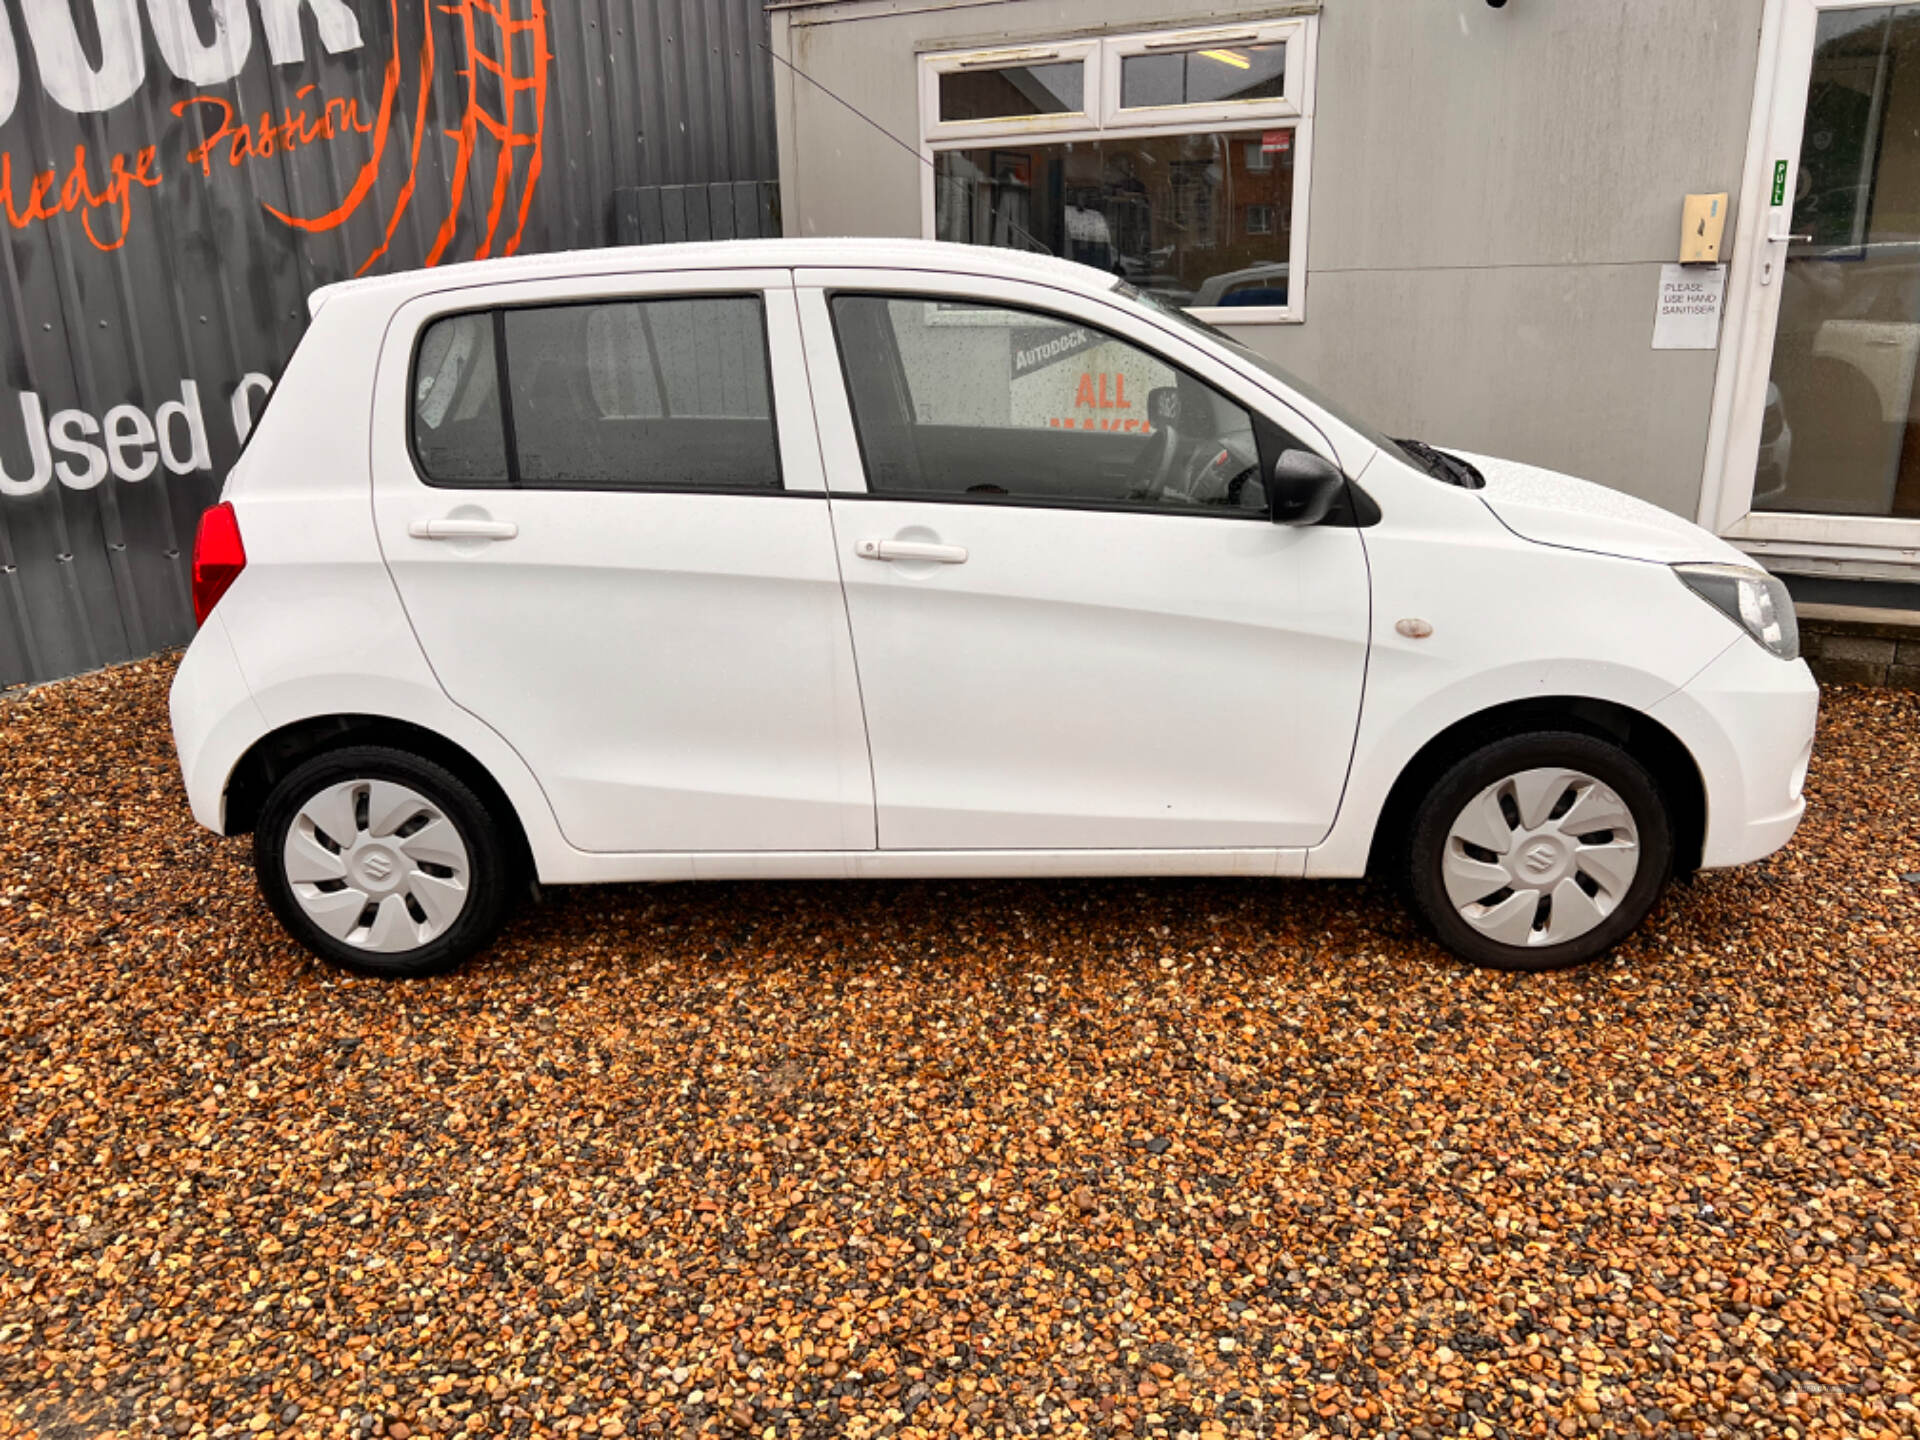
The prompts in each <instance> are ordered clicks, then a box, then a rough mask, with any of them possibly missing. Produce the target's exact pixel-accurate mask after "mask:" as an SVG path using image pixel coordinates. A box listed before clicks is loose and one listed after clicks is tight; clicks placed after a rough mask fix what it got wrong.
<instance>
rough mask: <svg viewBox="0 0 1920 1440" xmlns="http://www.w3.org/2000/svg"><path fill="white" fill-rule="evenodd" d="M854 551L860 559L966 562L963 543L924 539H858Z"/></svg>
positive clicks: (947, 563) (943, 563)
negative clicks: (934, 542) (943, 542)
mask: <svg viewBox="0 0 1920 1440" xmlns="http://www.w3.org/2000/svg"><path fill="white" fill-rule="evenodd" d="M853 550H854V553H855V554H856V555H858V556H859V557H860V558H861V559H862V560H932V561H934V562H935V563H936V564H940V565H964V564H966V563H967V547H966V546H964V545H931V544H928V543H927V542H926V541H924V540H858V541H855V542H854V547H853Z"/></svg>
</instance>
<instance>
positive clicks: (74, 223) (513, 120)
mask: <svg viewBox="0 0 1920 1440" xmlns="http://www.w3.org/2000/svg"><path fill="white" fill-rule="evenodd" d="M5 4H6V10H5V22H6V24H5V27H4V29H3V30H0V316H3V317H4V329H3V330H0V361H3V362H4V377H3V378H0V685H4V684H15V683H18V682H20V681H24V680H43V679H50V678H53V677H56V676H60V675H67V674H72V673H75V672H77V671H81V670H86V669H90V668H92V667H94V666H97V665H102V664H106V663H109V662H111V661H114V660H120V659H126V658H130V657H133V656H138V655H143V654H147V653H149V652H151V651H153V650H155V649H158V648H160V647H161V646H164V645H168V644H172V643H176V642H178V641H181V640H183V639H185V638H186V637H187V636H189V635H190V634H191V633H192V629H193V617H192V612H191V609H190V607H189V602H188V590H187V562H188V552H189V551H190V550H191V547H192V540H193V531H194V526H195V524H196V523H197V518H198V516H199V513H200V511H201V509H202V508H203V507H205V506H206V505H207V504H209V503H210V502H211V500H212V498H213V496H214V495H215V493H216V492H217V490H218V488H219V477H220V476H221V475H222V474H224V473H225V470H226V467H227V466H228V465H229V464H230V463H231V461H232V459H233V456H234V455H235V453H236V452H237V450H238V448H239V443H240V439H241V437H242V436H243V435H244V433H245V431H246V429H247V428H248V426H249V424H250V421H251V416H252V415H254V414H257V413H258V411H259V407H260V403H261V401H262V399H263V398H264V394H265V391H266V388H267V386H268V384H269V383H270V382H271V381H272V379H273V378H274V377H276V376H277V375H278V374H279V373H280V369H281V367H282V366H283V365H284V364H285V362H286V359H287V357H288V355H290V354H291V353H292V350H293V346H294V344H295V343H296V342H297V341H298V339H299V337H300V333H301V330H302V327H303V324H304V319H305V313H306V312H305V297H306V295H307V293H308V292H309V291H310V290H312V289H314V288H315V287H316V286H319V285H323V284H326V283H329V282H331V281H334V280H338V279H342V278H345V277H347V276H351V275H354V274H359V273H368V274H373V273H379V272H382V271H387V270H392V269H401V268H407V267H410V266H416V265H422V264H437V263H441V262H443V261H454V260H467V259H472V258H475V257H477V256H486V255H498V254H505V253H509V252H514V251H518V252H523V253H524V252H533V251H538V250H560V249H572V248H579V247H587V246H598V245H607V244H614V243H632V242H643V241H648V240H655V239H664V238H678V237H686V236H691V237H695V238H697V237H700V236H703V235H718V236H724V235H732V234H740V235H752V234H759V233H778V223H777V216H776V213H775V212H776V207H777V192H776V190H775V187H774V185H773V183H772V182H773V180H774V177H775V175H776V174H777V167H776V161H775V152H774V125H773V114H772V84H771V79H770V75H769V70H768V61H767V56H766V54H765V52H764V51H763V50H762V49H761V48H760V46H761V42H762V41H763V40H764V38H765V24H766V22H765V17H764V15H763V13H762V11H761V6H760V0H5ZM549 7H551V8H549Z"/></svg>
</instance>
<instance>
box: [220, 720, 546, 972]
mask: <svg viewBox="0 0 1920 1440" xmlns="http://www.w3.org/2000/svg"><path fill="white" fill-rule="evenodd" d="M253 860H254V869H255V872H256V873H257V874H258V876H259V879H260V888H261V890H262V891H263V892H264V893H265V895H266V898H267V903H268V904H269V905H270V906H272V908H273V912H274V914H275V915H277V916H278V917H279V918H280V922H281V923H282V924H283V925H285V926H286V927H287V929H288V930H289V931H290V932H291V933H292V934H293V935H294V937H295V938H296V939H298V940H299V941H300V942H301V943H302V944H303V945H305V946H306V947H307V948H308V949H309V950H311V951H313V952H314V953H315V954H316V955H318V956H320V957H321V958H322V959H324V960H328V961H331V962H333V963H334V964H337V965H344V966H346V967H348V968H350V969H354V970H359V971H363V972H365V973H368V974H375V975H388V976H407V975H424V974H429V973H432V972H434V971H437V970H441V969H445V968H447V967H448V966H451V965H454V964H457V963H458V962H460V961H461V960H464V959H465V958H466V957H467V956H469V955H471V954H472V953H473V952H474V951H476V950H478V949H479V948H480V947H481V946H483V945H485V944H486V943H487V941H489V940H490V939H492V938H493V935H494V933H495V932H496V931H497V930H498V929H499V928H500V924H501V922H502V920H504V919H505V917H506V911H507V905H508V899H509V897H510V895H511V894H512V890H513V884H512V880H513V875H512V869H513V863H512V858H511V852H510V850H509V849H508V847H507V846H506V844H505V843H504V841H503V838H502V836H501V833H500V827H499V825H498V824H497V822H496V821H495V820H494V818H493V817H492V816H491V815H490V814H489V813H488V812H487V808H486V806H485V805H484V804H483V803H482V802H481V801H480V799H479V798H478V797H477V796H476V795H475V794H474V793H473V791H472V790H471V789H470V788H469V787H468V786H467V785H466V784H465V783H464V782H463V781H461V780H460V778H459V777H458V776H456V775H454V774H453V773H452V772H451V771H449V770H447V769H446V768H445V767H443V766H441V765H438V764H435V763H434V762H433V761H430V760H426V759H423V758H421V757H419V756H417V755H412V754H409V753H407V752H406V751H403V750H394V749H390V748H387V747H385V746H374V745H363V746H354V747H351V748H347V749H342V750H335V751H332V752H330V753H328V754H325V755H320V756H316V757H315V758H314V759H312V760H309V761H307V762H306V763H305V764H303V765H301V766H299V767H298V768H297V769H295V770H293V771H291V772H290V773H289V774H288V775H286V776H285V777H284V778H283V779H282V780H281V781H280V782H279V783H278V784H277V785H275V786H274V788H273V790H272V792H271V793H270V794H269V795H268V796H267V800H266V804H265V805H264V806H263V808H262V810H261V816H260V823H259V824H258V825H257V826H256V827H255V829H254V836H253Z"/></svg>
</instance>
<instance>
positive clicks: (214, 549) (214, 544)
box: [193, 501, 247, 625]
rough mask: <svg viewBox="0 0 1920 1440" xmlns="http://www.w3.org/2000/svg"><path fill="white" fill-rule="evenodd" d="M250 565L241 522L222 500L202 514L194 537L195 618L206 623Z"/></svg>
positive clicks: (194, 619) (200, 622) (199, 623)
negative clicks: (228, 588)
mask: <svg viewBox="0 0 1920 1440" xmlns="http://www.w3.org/2000/svg"><path fill="white" fill-rule="evenodd" d="M246 568H247V548H246V546H244V545H242V544H241V543H240V521H239V520H238V519H237V518H236V517H235V515H234V513H233V506H231V505H229V504H227V503H225V502H224V501H222V502H221V503H220V504H218V505H215V506H214V507H213V508H212V509H211V510H209V511H207V512H206V514H204V515H202V516H201V517H200V531H199V533H198V534H197V535H195V536H194V537H193V621H194V624H196V625H204V624H206V623H207V616H208V615H210V614H212V613H213V607H214V606H215V605H217V604H219V603H220V597H221V596H222V595H224V594H226V593H227V587H228V586H230V585H232V584H233V582H234V581H236V580H238V579H239V578H240V572H241V571H242V570H244V569H246Z"/></svg>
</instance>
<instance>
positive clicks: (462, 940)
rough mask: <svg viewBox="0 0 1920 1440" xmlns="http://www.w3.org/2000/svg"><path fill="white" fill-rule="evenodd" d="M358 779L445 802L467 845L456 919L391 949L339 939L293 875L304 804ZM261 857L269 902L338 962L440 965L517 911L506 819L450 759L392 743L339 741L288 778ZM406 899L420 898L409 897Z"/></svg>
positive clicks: (257, 834) (401, 971) (260, 831)
mask: <svg viewBox="0 0 1920 1440" xmlns="http://www.w3.org/2000/svg"><path fill="white" fill-rule="evenodd" d="M358 780H366V781H388V782H392V783H395V784H399V785H403V786H405V787H406V788H407V789H409V790H412V791H414V792H415V793H416V794H417V795H419V796H420V797H421V798H422V799H424V800H425V801H427V802H428V804H429V805H430V806H431V807H433V809H436V810H438V811H439V814H440V817H442V818H444V819H445V820H446V821H447V822H448V823H449V824H450V825H451V826H452V827H453V829H454V831H455V832H456V833H457V834H458V836H459V840H460V843H461V845H462V846H464V848H465V852H466V860H467V865H468V870H467V874H466V876H465V899H464V903H463V904H462V905H461V908H460V909H459V911H458V913H457V915H456V916H455V918H454V919H453V920H452V922H451V924H448V925H447V927H446V928H445V929H444V930H443V931H441V933H439V934H437V935H435V936H433V938H431V939H429V940H427V941H426V942H425V943H423V944H420V945H418V946H416V947H415V948H411V949H406V950H401V951H397V952H385V953H383V952H380V951H376V950H369V949H367V948H365V947H364V946H362V945H356V944H353V943H350V942H349V941H347V940H344V939H338V938H335V937H334V936H333V935H330V934H328V933H327V932H326V931H325V930H323V929H322V928H321V927H320V926H319V925H318V924H316V923H315V921H314V920H313V918H312V917H310V916H309V915H308V913H307V911H306V910H305V909H304V908H303V902H302V901H301V900H300V899H299V898H298V897H297V896H296V895H295V893H294V882H293V880H291V879H290V878H289V877H288V874H287V870H286V863H285V862H284V860H283V856H284V855H285V854H286V845H287V836H288V832H289V831H290V830H291V829H292V827H293V825H294V823H295V821H296V820H297V818H298V817H299V815H300V811H301V809H302V807H303V806H305V805H306V804H307V803H308V802H309V801H310V800H312V799H313V798H314V797H316V796H319V795H321V794H322V793H323V792H325V791H327V790H329V789H331V788H332V787H334V786H338V785H341V784H343V783H345V782H351V781H358ZM401 833H404V829H403V831H402V832H401ZM253 865H254V873H255V874H256V875H257V876H258V877H259V882H260V889H261V892H262V893H263V894H264V895H265V896H266V899H267V904H268V905H269V906H271V907H272V909H273V913H274V914H275V915H276V916H277V917H279V920H280V923H281V924H282V925H284V926H285V927H286V928H287V930H288V932H289V933H290V934H292V935H293V937H294V938H295V939H296V940H298V941H299V942H300V943H301V944H302V945H304V946H306V947H307V949H309V950H311V951H312V952H313V953H314V954H315V955H318V956H319V957H320V958H321V959H322V960H325V961H327V962H329V963H330V964H334V965H339V966H342V967H344V968H346V969H349V970H355V971H359V972H360V973H362V974H366V975H380V976H387V977H391V978H403V977H409V976H417V975H431V974H435V973H437V972H439V971H442V970H447V969H450V968H451V967H453V966H455V965H457V964H459V963H460V962H461V961H462V960H465V959H466V958H467V957H468V956H470V955H472V954H474V952H476V951H478V950H480V949H481V948H482V947H484V946H485V945H486V944H487V942H488V941H490V940H492V939H493V937H494V935H495V934H497V933H498V931H499V929H500V926H501V924H502V923H503V922H504V921H505V919H506V917H507V912H508V910H509V908H510V906H511V903H512V899H513V896H514V894H515V893H516V890H517V881H518V874H517V872H518V869H519V866H518V864H517V861H516V851H515V849H514V847H513V846H512V845H511V844H510V842H509V839H508V835H507V833H506V832H505V831H504V829H503V827H502V824H501V822H500V820H499V819H498V818H496V817H495V816H494V815H493V814H491V813H490V812H489V810H488V809H487V806H486V805H485V804H484V803H483V802H482V801H481V800H480V798H479V797H478V796H477V795H475V794H474V792H473V790H472V788H471V787H469V786H468V785H467V784H466V783H465V782H464V781H462V780H461V779H460V777H459V776H457V775H455V774H454V773H453V772H452V771H450V770H448V769H447V768H446V767H445V766H443V765H439V764H436V763H435V762H433V761H431V760H426V759H423V758H421V757H420V756H418V755H414V754H410V753H408V752H407V751H405V750H395V749H391V748H389V747H387V746H384V745H354V746H349V747H346V748H343V749H339V750H331V751H328V752H327V753H326V754H324V755H317V756H315V757H314V758H313V759H311V760H308V761H307V762H305V763H304V764H302V765H300V766H298V767H297V768H295V769H294V770H292V771H290V772H289V773H288V774H287V775H285V776H284V777H282V779H281V780H280V781H279V783H278V784H276V785H275V786H274V787H273V790H272V791H271V792H270V793H269V794H268V796H267V798H266V803H265V804H264V805H263V806H262V807H261V812H260V819H259V823H258V824H257V825H255V827H254V832H253ZM328 883H329V884H331V883H333V882H328ZM403 903H414V902H411V901H405V900H404V898H403ZM417 913H418V912H417Z"/></svg>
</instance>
